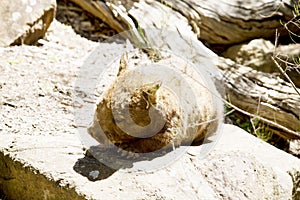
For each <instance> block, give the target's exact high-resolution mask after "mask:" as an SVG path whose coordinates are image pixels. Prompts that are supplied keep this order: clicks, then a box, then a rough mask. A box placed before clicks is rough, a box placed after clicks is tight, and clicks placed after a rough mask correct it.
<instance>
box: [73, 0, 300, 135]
mask: <svg viewBox="0 0 300 200" xmlns="http://www.w3.org/2000/svg"><path fill="white" fill-rule="evenodd" d="M72 1H73V2H74V3H76V4H78V5H80V6H81V7H82V8H83V9H85V10H87V11H88V12H91V13H92V14H93V15H95V16H96V17H99V18H101V19H102V20H103V21H105V22H106V23H107V24H109V25H110V26H111V27H112V28H114V29H116V30H118V31H123V30H124V31H125V30H127V29H131V28H136V27H140V28H143V29H144V31H145V36H146V37H147V40H148V41H151V42H152V43H155V42H156V40H155V38H151V33H149V34H148V33H147V31H148V30H150V29H157V28H159V29H162V30H172V31H174V32H177V33H178V36H184V37H182V38H181V41H180V42H179V43H180V47H179V46H176V47H174V46H172V47H170V46H168V45H165V47H168V48H170V50H174V49H172V48H176V50H177V51H178V49H180V48H181V49H183V50H182V55H184V56H185V57H186V58H187V59H190V60H191V61H192V62H194V61H197V59H202V62H203V60H205V59H207V60H210V61H211V60H213V62H214V65H215V66H217V67H218V69H219V70H221V72H222V74H223V78H224V87H225V90H226V95H225V96H224V98H226V99H227V101H229V102H230V103H231V104H233V105H234V106H235V107H236V109H240V111H244V112H245V113H248V114H250V115H252V116H253V117H255V116H257V117H259V119H261V120H262V121H264V122H265V123H267V124H269V125H270V127H271V128H273V129H274V131H275V132H276V133H277V134H278V135H280V136H281V137H284V138H286V139H300V133H299V130H300V119H299V116H300V96H299V95H298V94H297V93H296V91H295V90H294V89H293V88H292V87H291V85H290V84H289V83H287V82H285V81H283V80H282V79H280V78H278V77H274V76H272V75H271V74H268V73H263V72H258V71H255V70H253V69H252V68H249V67H246V66H242V65H238V64H236V63H234V62H233V61H231V60H228V59H224V58H222V57H218V56H217V55H216V54H214V53H213V52H212V51H211V50H209V49H207V48H206V47H205V46H204V45H203V44H202V43H201V42H200V41H198V40H197V42H196V43H193V44H192V46H191V44H190V43H189V42H188V41H186V38H197V37H198V38H199V37H200V39H202V40H204V41H206V42H207V43H210V44H234V43H238V42H242V41H246V40H249V39H252V38H257V37H264V38H270V37H273V36H274V33H275V29H276V28H280V27H282V25H281V23H280V21H281V20H282V21H286V20H289V19H291V18H292V8H293V3H292V1H279V0H276V1H272V2H271V1H267V0H264V1H259V2H257V1H255V0H252V1H246V2H244V1H233V2H232V1H226V0H221V1H209V0H206V1H197V0H185V1H179V0H174V1H155V0H145V1H143V0H136V1H129V2H130V4H128V2H127V1H124V2H123V3H122V4H123V5H122V4H114V1H113V0H111V1H105V2H104V1H100V2H99V1H91V0H72ZM133 2H134V3H133ZM215 2H217V3H215ZM262 30H263V31H262ZM162 34H164V33H162ZM125 37H128V35H126V36H125ZM129 37H130V38H131V40H134V41H135V42H136V41H139V42H140V43H145V42H146V41H145V38H144V37H143V36H141V35H140V33H139V32H138V31H136V32H134V31H133V32H131V35H130V36H129ZM148 41H147V42H148ZM185 45H186V47H188V48H185V49H184V46H185ZM193 45H194V46H193ZM187 49H193V51H191V52H190V51H188V52H186V50H187Z"/></svg>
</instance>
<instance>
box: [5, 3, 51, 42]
mask: <svg viewBox="0 0 300 200" xmlns="http://www.w3.org/2000/svg"><path fill="white" fill-rule="evenodd" d="M55 9H56V1H55V0H51V1H43V0H22V1H21V0H16V1H1V2H0V27H1V30H0V46H2V47H4V46H9V45H18V44H28V45H30V44H35V43H36V42H37V41H38V39H40V38H43V37H44V35H45V33H46V31H47V29H48V27H49V25H50V23H51V22H52V20H53V19H54V16H55Z"/></svg>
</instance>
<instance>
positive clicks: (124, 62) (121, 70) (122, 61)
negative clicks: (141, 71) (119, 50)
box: [117, 52, 128, 76]
mask: <svg viewBox="0 0 300 200" xmlns="http://www.w3.org/2000/svg"><path fill="white" fill-rule="evenodd" d="M126 69H128V53H127V52H125V53H123V55H122V56H121V59H120V64H119V71H118V74H117V76H120V75H121V74H122V73H124V71H126Z"/></svg>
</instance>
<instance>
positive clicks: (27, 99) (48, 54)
mask: <svg viewBox="0 0 300 200" xmlns="http://www.w3.org/2000/svg"><path fill="white" fill-rule="evenodd" d="M66 38H67V39H66ZM47 39H48V40H49V41H42V42H43V43H44V45H43V46H41V47H33V46H15V47H8V48H0V53H1V55H2V59H1V61H0V93H1V95H0V102H1V104H0V108H1V109H0V121H1V122H2V123H0V192H1V191H2V192H4V194H6V195H7V196H8V198H10V199H42V198H44V199H146V200H148V199H292V198H294V199H297V198H299V180H300V175H299V174H300V161H299V159H298V158H296V157H293V156H291V155H289V154H287V153H285V152H282V151H280V150H278V149H276V148H275V147H273V146H271V145H269V144H267V143H265V142H263V141H261V140H259V139H257V138H255V137H253V136H251V135H249V134H248V133H246V132H245V131H243V130H241V129H239V128H237V127H235V126H232V125H224V126H223V128H222V132H223V133H222V135H221V137H220V139H219V141H218V142H217V145H216V146H215V148H214V149H213V150H212V151H211V152H210V154H209V155H208V156H206V157H205V158H203V159H200V158H199V156H201V155H199V152H202V151H203V148H205V147H207V145H208V144H205V145H203V146H197V147H191V148H189V149H188V151H187V152H186V153H185V154H183V156H181V157H180V158H179V159H178V160H177V161H175V162H171V163H170V164H169V165H168V166H166V167H165V168H162V169H156V170H153V171H148V172H144V171H132V170H131V169H130V168H123V169H119V170H114V169H111V168H109V167H106V166H105V165H103V164H101V163H100V162H98V161H97V160H95V159H93V158H92V157H89V156H88V155H85V149H84V147H83V145H82V141H81V140H80V138H79V137H78V134H77V132H78V128H79V127H78V124H77V123H76V122H75V119H74V109H75V108H76V106H78V105H77V104H76V102H75V103H74V101H73V98H72V95H73V94H74V87H75V82H76V77H77V76H78V73H79V69H80V67H81V65H83V64H84V62H85V60H86V59H87V57H88V56H89V54H90V53H91V52H93V50H94V49H95V48H97V46H98V44H97V43H94V42H90V41H88V40H86V39H84V38H80V37H79V36H78V35H76V34H74V32H73V31H72V30H70V27H66V26H64V25H62V24H59V23H58V22H56V21H54V23H52V25H51V27H50V31H49V34H48V35H47ZM78 44H80V45H78ZM102 45H105V44H102ZM107 45H108V44H107ZM118 48H120V45H117V44H109V45H108V50H107V52H106V55H107V56H109V55H111V56H112V58H113V56H114V55H115V54H114V53H115V52H116V51H117V50H118ZM81 73H82V72H81ZM75 90H76V88H75ZM85 101H86V102H90V104H91V105H92V104H93V100H92V99H85ZM83 128H85V127H83Z"/></svg>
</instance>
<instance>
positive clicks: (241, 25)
mask: <svg viewBox="0 0 300 200" xmlns="http://www.w3.org/2000/svg"><path fill="white" fill-rule="evenodd" d="M72 1H73V2H74V3H76V4H78V5H80V6H81V7H82V8H83V9H85V10H87V11H88V12H91V13H92V14H94V15H95V16H96V17H100V18H101V19H102V20H103V21H105V22H107V23H108V24H110V25H111V27H112V28H114V29H116V30H117V31H121V30H122V29H123V30H124V29H126V25H128V23H125V26H124V24H123V25H119V24H117V22H116V21H114V20H113V19H117V18H119V19H118V20H120V18H122V15H119V16H118V14H116V13H118V12H119V11H122V12H124V13H126V12H128V13H130V12H131V11H130V10H132V9H134V8H141V6H142V7H144V4H148V5H150V6H152V5H155V6H156V7H157V8H158V7H160V8H163V7H164V6H168V7H170V8H172V9H173V10H176V11H177V12H178V13H180V14H181V15H183V16H184V17H185V18H186V19H188V24H189V25H191V27H192V28H193V31H194V32H195V34H196V35H197V36H198V38H200V39H201V40H202V41H204V42H205V43H207V44H211V45H224V44H225V45H230V44H237V43H241V42H244V41H249V40H251V39H254V38H274V37H275V32H276V29H278V30H279V32H282V34H281V35H284V34H288V32H287V31H284V27H283V26H282V23H284V22H287V21H289V20H290V19H292V18H293V10H294V5H295V4H296V3H297V2H296V1H293V0H285V1H281V0H275V1H270V0H261V1H256V0H250V1H237V0H236V1H229V0H221V1H214V0H205V1H198V0H184V1H181V0H156V1H157V3H158V4H161V5H162V6H158V4H156V3H154V1H155V0H150V1H148V0H147V1H143V0H136V1H122V2H119V3H117V2H118V1H113V0H105V1H104V0H103V1H96V2H95V1H91V0H72ZM104 2H106V3H104ZM114 3H115V4H114ZM120 3H121V4H120ZM116 9H118V10H119V11H117V10H116ZM111 10H114V11H113V12H111ZM151 10H152V9H151ZM156 11H160V10H156ZM151 13H152V14H151ZM154 13H155V14H156V13H157V12H154ZM154 13H153V12H150V11H149V13H148V14H146V13H145V12H144V13H142V15H141V18H143V16H144V15H145V14H146V15H148V16H149V15H151V17H155V14H154ZM119 14H120V12H119ZM159 20H161V19H159ZM121 21H122V19H121ZM128 21H130V20H128V19H127V22H128ZM138 22H139V23H140V21H138ZM168 22H169V20H168ZM130 24H131V25H132V23H130ZM289 28H290V29H291V30H297V31H299V29H298V27H295V26H293V25H292V24H290V27H289ZM295 28H296V29H295ZM200 30H201V31H200Z"/></svg>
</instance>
